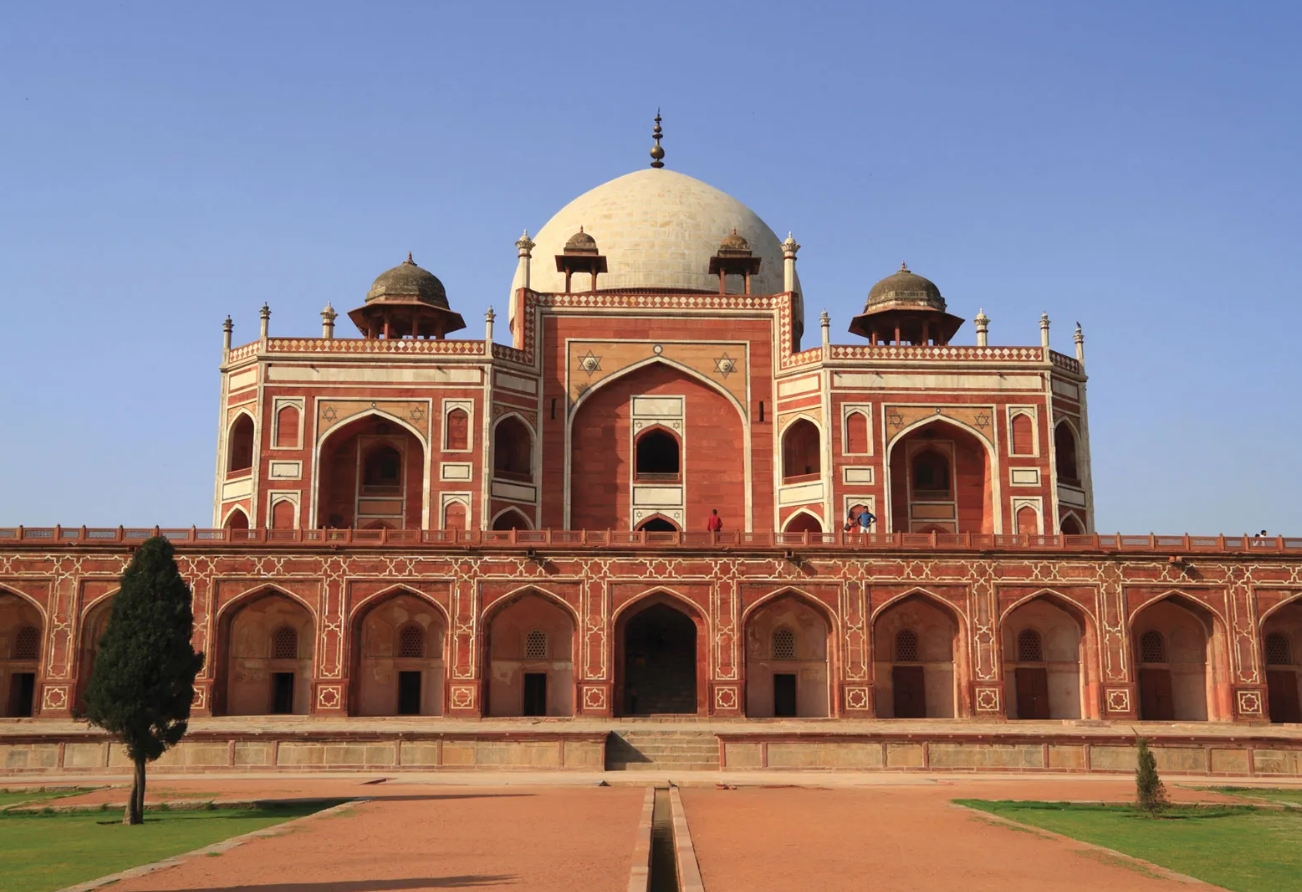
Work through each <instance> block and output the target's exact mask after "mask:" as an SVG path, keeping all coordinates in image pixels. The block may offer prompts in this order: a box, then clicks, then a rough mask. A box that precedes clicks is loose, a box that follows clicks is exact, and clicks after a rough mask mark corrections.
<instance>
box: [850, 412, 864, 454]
mask: <svg viewBox="0 0 1302 892" xmlns="http://www.w3.org/2000/svg"><path fill="white" fill-rule="evenodd" d="M845 451H846V454H847V455H865V454H867V452H868V416H867V415H865V414H863V413H862V412H851V413H850V414H849V415H847V416H846V418H845Z"/></svg>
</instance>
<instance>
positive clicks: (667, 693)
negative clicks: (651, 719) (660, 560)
mask: <svg viewBox="0 0 1302 892" xmlns="http://www.w3.org/2000/svg"><path fill="white" fill-rule="evenodd" d="M611 623H612V625H611V628H612V629H613V630H614V670H615V672H614V675H615V689H614V698H613V699H614V703H613V706H614V711H615V714H616V715H624V714H630V713H631V714H635V715H650V714H664V713H668V714H674V713H685V712H690V713H694V714H696V715H702V714H704V713H706V712H708V701H707V697H706V692H707V689H708V684H707V679H708V675H709V642H710V640H711V638H710V622H709V616H708V614H707V612H706V611H705V610H703V609H702V608H701V607H699V606H698V605H696V604H695V603H693V602H692V601H691V599H690V598H687V597H685V596H684V595H682V594H681V593H679V592H675V591H674V590H672V589H669V588H665V587H657V588H654V589H651V590H649V591H646V592H643V593H642V594H640V595H637V596H636V597H634V598H632V599H630V600H629V601H627V602H625V603H624V604H622V605H621V606H620V607H619V608H618V609H617V610H615V611H614V612H613V613H612V615H611ZM689 684H690V692H691V698H690V702H691V703H692V704H693V705H694V708H693V709H690V710H688V709H686V708H683V707H686V706H687V705H688V698H687V693H688V688H689ZM639 686H641V687H639Z"/></svg>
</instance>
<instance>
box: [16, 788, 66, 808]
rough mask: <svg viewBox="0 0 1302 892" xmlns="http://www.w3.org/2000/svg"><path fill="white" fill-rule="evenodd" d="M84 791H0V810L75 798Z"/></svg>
mask: <svg viewBox="0 0 1302 892" xmlns="http://www.w3.org/2000/svg"><path fill="white" fill-rule="evenodd" d="M83 792H85V791H84V790H46V791H44V792H42V791H41V790H21V789H18V788H15V789H12V790H0V810H3V809H6V808H8V807H9V806H11V805H18V804H19V803H23V802H30V803H33V804H39V803H41V802H46V801H48V800H50V799H58V798H60V797H62V796H76V795H77V794H78V793H83Z"/></svg>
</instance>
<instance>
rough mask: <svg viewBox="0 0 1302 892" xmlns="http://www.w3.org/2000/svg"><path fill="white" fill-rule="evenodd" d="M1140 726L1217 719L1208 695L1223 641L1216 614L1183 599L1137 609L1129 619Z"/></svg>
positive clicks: (1169, 598)
mask: <svg viewBox="0 0 1302 892" xmlns="http://www.w3.org/2000/svg"><path fill="white" fill-rule="evenodd" d="M1130 625H1131V639H1132V645H1133V653H1134V656H1135V666H1136V669H1137V674H1138V682H1139V718H1140V720H1141V721H1159V722H1171V721H1175V722H1202V721H1207V720H1208V719H1213V718H1216V717H1217V716H1216V710H1215V698H1214V697H1213V695H1212V692H1213V690H1214V688H1215V684H1216V681H1217V680H1218V679H1217V676H1218V675H1222V674H1223V673H1222V672H1221V671H1220V670H1219V665H1218V664H1219V663H1220V662H1221V661H1220V660H1219V659H1217V657H1218V656H1219V655H1220V654H1221V653H1222V652H1223V650H1224V647H1223V639H1222V635H1221V634H1220V630H1219V628H1218V624H1217V621H1216V617H1215V615H1214V614H1213V613H1212V612H1211V611H1210V610H1209V609H1207V608H1206V607H1204V606H1203V605H1201V604H1199V603H1197V602H1196V601H1194V600H1193V599H1191V598H1187V597H1185V596H1183V595H1169V596H1167V597H1164V598H1162V599H1160V600H1158V601H1154V602H1152V603H1150V604H1147V605H1145V606H1144V607H1142V608H1140V610H1139V611H1138V612H1137V613H1136V614H1135V615H1134V616H1133V617H1132V619H1131V624H1130Z"/></svg>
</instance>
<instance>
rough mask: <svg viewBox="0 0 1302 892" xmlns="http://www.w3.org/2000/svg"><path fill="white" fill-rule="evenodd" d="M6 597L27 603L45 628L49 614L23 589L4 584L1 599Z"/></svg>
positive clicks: (0, 591)
mask: <svg viewBox="0 0 1302 892" xmlns="http://www.w3.org/2000/svg"><path fill="white" fill-rule="evenodd" d="M115 591H116V590H115ZM5 595H13V596H14V597H15V598H17V599H18V600H20V601H25V602H26V603H27V604H28V605H29V606H30V607H32V608H33V609H34V610H35V611H36V612H37V613H39V614H40V615H41V625H42V627H44V625H45V622H46V620H47V619H48V614H47V613H46V612H45V608H44V607H43V606H41V602H40V601H38V600H36V599H35V598H34V597H32V596H31V595H29V594H28V593H27V592H25V591H23V590H22V589H20V588H16V587H15V586H13V585H10V584H9V583H7V582H6V583H4V584H3V585H0V597H4V596H5Z"/></svg>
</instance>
